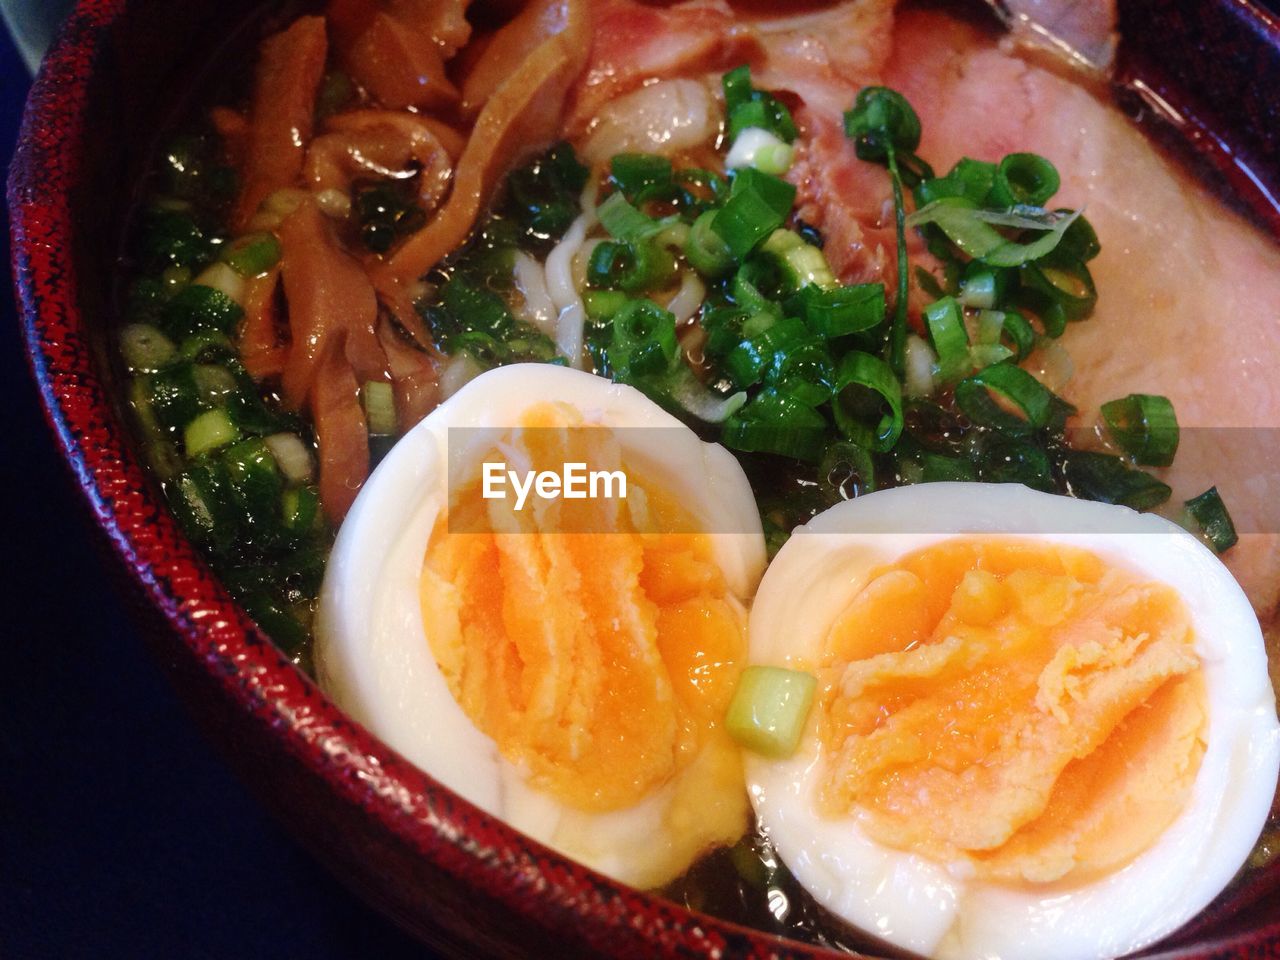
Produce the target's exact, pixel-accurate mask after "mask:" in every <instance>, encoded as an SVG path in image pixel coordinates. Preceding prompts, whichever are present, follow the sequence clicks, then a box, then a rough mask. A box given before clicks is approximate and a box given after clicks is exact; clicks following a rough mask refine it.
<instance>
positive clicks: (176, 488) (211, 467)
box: [166, 461, 237, 549]
mask: <svg viewBox="0 0 1280 960" xmlns="http://www.w3.org/2000/svg"><path fill="white" fill-rule="evenodd" d="M227 488H228V482H227V478H226V473H225V471H224V470H223V469H222V467H221V464H219V463H218V462H217V461H212V462H210V463H196V464H192V465H191V466H189V467H188V468H187V469H186V470H185V471H184V472H183V473H181V474H179V475H178V476H177V478H176V479H175V480H174V481H173V482H172V483H169V484H167V485H166V492H167V493H168V494H169V503H170V504H171V505H172V506H173V510H174V513H176V514H177V515H178V520H179V521H180V522H181V524H182V527H183V529H184V530H186V531H188V533H190V534H191V535H192V536H193V537H195V538H196V539H198V540H201V541H203V542H205V543H208V544H210V545H212V546H214V547H215V548H218V549H222V548H224V547H226V546H229V545H230V544H231V543H232V542H233V541H234V540H235V535H236V528H237V523H236V520H237V517H236V512H235V509H234V508H233V507H232V505H231V502H230V495H229V491H228V489H227Z"/></svg>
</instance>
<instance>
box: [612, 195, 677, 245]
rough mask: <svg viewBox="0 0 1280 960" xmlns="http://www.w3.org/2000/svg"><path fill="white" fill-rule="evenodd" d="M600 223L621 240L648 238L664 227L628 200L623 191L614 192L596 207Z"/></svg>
mask: <svg viewBox="0 0 1280 960" xmlns="http://www.w3.org/2000/svg"><path fill="white" fill-rule="evenodd" d="M596 216H597V217H599V219H600V225H601V226H602V227H604V228H605V230H607V231H608V232H609V236H611V237H616V238H617V239H619V240H627V241H637V240H647V239H648V238H649V237H652V236H653V235H654V234H656V233H657V232H658V231H660V230H661V229H662V224H660V223H658V222H657V221H655V220H651V219H649V218H648V217H646V216H645V215H644V214H643V213H641V212H640V211H639V210H637V209H636V208H635V207H633V206H632V205H631V204H630V203H628V202H627V198H626V197H624V196H623V195H622V194H621V193H615V194H612V195H611V196H610V197H609V199H608V200H606V201H605V202H604V203H602V204H600V206H599V207H597V208H596Z"/></svg>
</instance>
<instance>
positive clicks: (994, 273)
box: [958, 260, 1010, 310]
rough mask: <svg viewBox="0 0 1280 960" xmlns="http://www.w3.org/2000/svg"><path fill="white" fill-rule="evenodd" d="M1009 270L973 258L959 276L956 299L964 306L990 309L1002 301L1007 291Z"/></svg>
mask: <svg viewBox="0 0 1280 960" xmlns="http://www.w3.org/2000/svg"><path fill="white" fill-rule="evenodd" d="M1009 286H1010V283H1009V272H1008V271H1007V270H1001V269H1000V268H999V267H990V266H987V264H985V263H983V262H982V261H981V260H973V261H971V262H970V263H969V264H968V266H966V267H965V271H964V273H963V274H962V275H961V277H960V295H959V297H958V299H959V300H960V302H961V303H962V304H964V305H965V306H966V307H980V308H982V309H987V310H989V309H991V308H992V307H995V306H996V305H997V304H1001V303H1003V302H1004V299H1005V297H1006V296H1007V294H1008V292H1009Z"/></svg>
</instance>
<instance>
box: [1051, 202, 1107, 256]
mask: <svg viewBox="0 0 1280 960" xmlns="http://www.w3.org/2000/svg"><path fill="white" fill-rule="evenodd" d="M1055 212H1056V213H1070V212H1071V211H1070V210H1057V211H1055ZM1101 252H1102V244H1101V243H1099V242H1098V234H1097V233H1095V232H1094V229H1093V225H1092V224H1091V223H1089V221H1088V220H1086V219H1085V218H1084V217H1082V216H1081V217H1076V219H1075V222H1074V223H1072V224H1071V226H1069V227H1068V228H1067V232H1066V233H1064V234H1063V235H1062V240H1061V242H1059V244H1058V248H1057V249H1056V250H1055V251H1054V258H1055V259H1056V258H1057V257H1059V256H1061V257H1064V258H1066V260H1067V261H1068V262H1077V263H1088V262H1089V261H1090V260H1092V259H1093V258H1094V257H1096V256H1097V255H1098V254H1099V253H1101Z"/></svg>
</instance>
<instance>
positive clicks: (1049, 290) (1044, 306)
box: [1018, 257, 1098, 337]
mask: <svg viewBox="0 0 1280 960" xmlns="http://www.w3.org/2000/svg"><path fill="white" fill-rule="evenodd" d="M1055 259H1059V258H1056V257H1055ZM1018 275H1019V278H1020V281H1021V283H1020V288H1019V290H1018V302H1019V303H1021V304H1023V305H1024V306H1026V307H1027V308H1028V309H1030V310H1033V311H1035V313H1036V314H1037V315H1038V316H1039V317H1040V322H1041V323H1042V324H1043V325H1044V328H1045V333H1047V334H1048V335H1049V336H1051V337H1058V336H1061V335H1062V332H1063V330H1065V329H1066V326H1067V322H1068V321H1071V320H1083V319H1084V318H1085V317H1087V316H1089V314H1091V313H1092V312H1093V307H1094V304H1096V303H1097V302H1098V291H1097V290H1096V289H1095V288H1094V285H1093V276H1092V275H1091V274H1090V273H1089V268H1088V267H1086V266H1085V265H1084V263H1083V262H1080V261H1077V262H1075V263H1071V264H1066V263H1064V264H1062V265H1061V266H1050V265H1048V264H1044V263H1024V264H1023V265H1022V266H1021V267H1019V268H1018Z"/></svg>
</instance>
